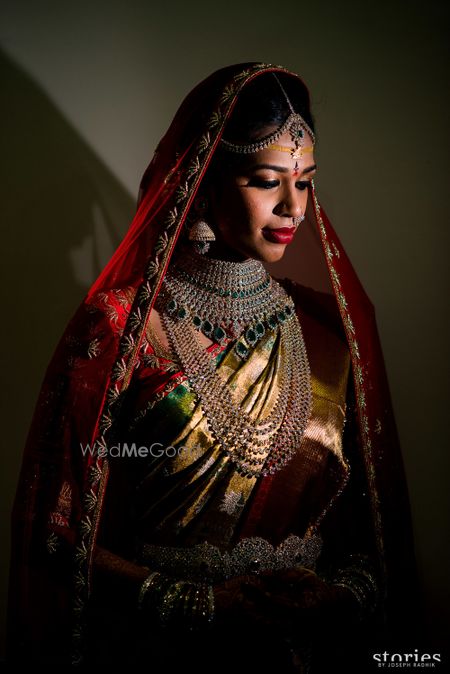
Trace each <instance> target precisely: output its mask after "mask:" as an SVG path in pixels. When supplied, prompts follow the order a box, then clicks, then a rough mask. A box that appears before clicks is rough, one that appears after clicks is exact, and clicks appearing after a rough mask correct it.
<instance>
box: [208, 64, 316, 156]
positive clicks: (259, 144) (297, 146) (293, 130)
mask: <svg viewBox="0 0 450 674" xmlns="http://www.w3.org/2000/svg"><path fill="white" fill-rule="evenodd" d="M272 75H273V76H274V77H275V79H276V81H277V84H278V86H279V87H280V89H281V91H282V93H283V96H284V98H285V99H286V102H287V104H288V107H289V110H290V114H289V115H288V117H287V119H286V120H285V121H284V122H283V124H281V126H279V127H278V129H277V130H276V131H274V132H273V133H271V134H270V135H268V136H264V138H260V139H259V140H257V141H255V142H254V143H243V144H239V143H230V142H229V141H227V140H225V139H224V138H222V139H221V141H220V142H221V143H222V144H223V146H224V147H225V149H226V150H229V151H230V152H235V153H238V154H252V153H254V152H259V151H260V150H265V149H266V148H269V149H273V150H284V149H287V148H283V147H281V146H279V145H274V143H276V141H277V140H278V139H279V138H280V136H282V135H283V134H284V133H286V132H287V131H289V133H290V135H291V138H292V141H293V143H294V147H293V148H290V152H291V155H292V157H293V158H294V159H299V158H300V157H301V156H302V153H303V152H306V151H310V148H306V149H304V147H303V146H304V142H305V131H306V132H307V133H308V135H309V136H310V138H311V141H312V144H313V145H314V143H315V141H316V137H315V135H314V132H313V130H312V129H311V127H310V126H309V124H307V123H306V122H305V120H304V119H303V117H302V116H301V115H300V114H299V113H298V112H295V110H294V107H293V105H292V103H291V101H290V100H289V97H288V95H287V93H286V91H285V89H284V87H283V85H282V84H281V82H280V80H279V79H278V77H277V76H276V75H275V73H272Z"/></svg>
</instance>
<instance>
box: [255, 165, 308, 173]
mask: <svg viewBox="0 0 450 674" xmlns="http://www.w3.org/2000/svg"><path fill="white" fill-rule="evenodd" d="M249 168H251V169H252V171H257V170H258V169H268V170H270V171H278V173H290V172H291V171H292V169H291V168H287V167H286V166H275V165H274V164H253V166H250V167H249ZM316 168H317V164H313V165H312V166H308V167H307V168H305V169H303V171H302V175H303V174H304V173H311V172H312V171H315V170H316Z"/></svg>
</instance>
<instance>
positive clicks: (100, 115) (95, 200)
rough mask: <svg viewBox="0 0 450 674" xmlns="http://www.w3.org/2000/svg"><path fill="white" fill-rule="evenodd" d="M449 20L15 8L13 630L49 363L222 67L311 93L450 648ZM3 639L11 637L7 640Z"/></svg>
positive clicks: (384, 9) (107, 4) (5, 178)
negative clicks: (30, 465)
mask: <svg viewBox="0 0 450 674" xmlns="http://www.w3.org/2000/svg"><path fill="white" fill-rule="evenodd" d="M445 6H446V3H445V2H438V1H436V0H432V1H429V2H427V3H426V4H425V5H424V4H423V3H419V2H416V1H414V0H413V1H407V0H400V1H395V0H392V1H391V2H387V1H380V0H379V1H378V2H373V1H372V0H365V1H363V0H359V1H358V2H345V1H342V2H339V3H335V2H331V1H330V2H326V1H323V2H321V1H316V2H310V3H299V2H297V1H293V0H285V2H283V3H275V2H273V1H272V2H264V1H263V0H261V1H260V2H258V3H251V2H247V3H246V2H236V0H228V2H226V3H214V2H205V1H203V2H192V3H186V2H180V1H179V0H172V2H171V3H170V5H169V4H167V3H158V4H156V3H152V2H150V1H149V0H145V1H144V0H129V1H128V2H126V3H125V2H123V3H119V2H117V1H116V0H109V1H106V0H97V1H95V0H93V1H92V2H86V1H83V0H80V1H79V2H77V3H69V2H66V1H63V0H59V2H56V1H55V2H51V1H49V0H36V1H35V2H33V1H32V0H29V1H28V2H23V1H20V0H3V2H2V6H1V9H0V44H1V45H2V49H3V53H2V54H0V67H1V73H2V78H1V91H2V113H1V114H2V123H1V132H2V169H1V182H0V198H1V207H2V226H1V227H2V229H1V233H2V239H3V241H5V235H6V243H5V247H4V248H3V255H2V309H3V311H2V313H3V317H4V329H3V332H2V336H3V337H4V341H3V344H2V358H3V385H2V407H1V409H2V413H3V415H4V419H3V422H2V458H3V467H2V485H1V492H0V497H1V501H2V503H1V511H2V530H1V543H0V545H1V549H2V562H1V564H2V565H1V578H0V581H1V585H0V600H1V607H0V610H1V614H2V616H3V615H4V607H5V603H6V583H7V569H8V548H9V511H10V507H11V503H12V499H13V495H14V490H15V486H16V480H17V475H18V470H19V465H20V461H21V454H22V449H23V445H24V441H25V436H26V432H27V429H28V425H29V422H30V418H31V414H32V410H33V407H34V404H35V400H36V396H37V393H38V389H39V385H40V382H41V379H42V376H43V374H44V370H45V367H46V364H47V363H48V361H49V358H50V356H51V354H52V351H53V349H54V347H55V344H56V341H57V339H58V337H59V336H60V334H61V332H62V330H63V328H64V326H65V323H66V321H67V319H68V318H69V317H70V315H71V314H72V312H73V310H74V309H75V307H76V306H77V304H78V302H79V301H80V300H81V298H82V296H83V294H84V292H85V290H86V289H87V287H88V285H89V283H90V282H91V281H92V280H93V279H94V278H95V276H96V275H97V273H98V272H99V271H100V269H101V268H102V266H103V265H104V264H105V262H106V261H107V260H108V257H109V255H110V254H111V252H112V250H113V249H114V247H115V246H116V245H117V243H118V241H119V240H120V237H121V235H122V234H123V233H124V231H125V230H126V228H127V226H128V224H129V222H130V220H131V217H132V215H133V210H134V203H135V198H136V195H137V189H138V184H139V180H140V177H141V175H142V173H143V171H144V169H145V167H146V166H147V164H148V162H149V161H150V159H151V157H152V154H153V150H154V148H155V146H156V144H157V142H158V140H159V138H160V136H161V135H162V134H163V133H164V131H165V130H166V128H167V126H168V125H169V122H170V120H171V118H172V116H173V115H174V113H175V111H176V108H177V107H178V105H179V103H180V102H181V99H182V98H183V97H184V95H185V94H186V93H187V92H188V91H189V90H190V89H191V88H192V87H193V86H194V84H196V83H197V82H198V81H199V80H200V79H203V78H204V77H205V76H206V75H208V74H209V73H210V72H212V71H213V70H215V69H216V68H219V67H221V66H224V65H227V64H229V63H236V62H241V61H248V60H251V61H265V62H268V63H276V64H280V63H281V64H283V65H285V66H287V67H289V68H291V69H292V70H295V71H296V72H298V73H299V74H300V75H302V77H303V78H304V79H305V81H306V83H307V84H308V86H309V88H310V90H311V93H312V103H313V111H314V114H315V118H316V123H317V127H318V132H319V148H318V160H319V168H320V172H319V174H318V177H317V179H316V184H317V187H318V191H319V195H320V199H321V202H322V203H323V205H324V206H325V208H326V210H327V212H328V214H329V215H330V217H331V220H332V222H333V224H334V226H335V228H336V230H337V232H338V234H339V236H340V237H341V239H342V242H343V244H344V246H345V247H346V249H347V252H348V253H349V255H350V258H351V259H352V261H353V263H354V266H355V268H356V270H357V271H358V273H359V275H360V278H361V280H362V282H363V284H364V285H365V288H366V290H367V292H368V294H369V296H370V297H371V299H372V301H373V302H374V304H375V306H376V308H377V316H378V324H379V330H380V334H381V339H382V343H383V347H384V353H385V359H386V363H387V367H388V373H389V378H390V384H391V389H392V395H393V401H394V407H395V412H396V417H397V422H398V426H399V431H400V437H401V441H402V447H403V454H404V460H405V465H406V470H407V475H408V480H409V487H410V493H411V501H412V510H413V518H414V525H415V535H416V546H417V556H418V561H419V568H420V573H421V578H422V582H423V587H424V594H425V599H426V604H427V609H428V621H429V625H430V630H431V632H432V633H433V634H434V635H435V639H436V641H435V643H436V645H437V650H439V646H441V647H442V646H443V644H444V638H445V639H446V638H447V635H448V629H449V626H450V625H449V623H450V620H449V613H450V610H449V603H450V587H449V579H448V569H449V568H450V555H449V544H448V539H449V535H448V534H449V514H450V508H449V503H448V491H449V489H448V471H449V458H448V456H449V454H448V440H447V437H448V431H447V426H446V421H447V418H448V409H449V402H450V400H449V395H448V382H449V371H448V370H449V368H448V364H449V359H448V345H449V343H450V334H449V332H450V330H449V321H448V306H447V305H448V291H449V272H448V269H449V264H448V258H447V255H448V250H449V243H450V241H449V233H448V230H449V228H448V223H449V219H448V207H447V201H448V199H447V190H448V187H447V184H448V171H447V162H448V150H447V148H448V121H447V120H448V112H447V110H448V107H447V106H448V96H447V94H446V91H447V90H448V80H447V81H446V77H445V75H446V72H447V68H448V55H447V52H446V33H447V31H448V12H447V10H446V9H445ZM3 624H4V620H3V618H2V626H3Z"/></svg>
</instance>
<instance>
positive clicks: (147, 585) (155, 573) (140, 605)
mask: <svg viewBox="0 0 450 674" xmlns="http://www.w3.org/2000/svg"><path fill="white" fill-rule="evenodd" d="M158 575H160V574H159V573H158V571H153V572H152V573H150V574H149V575H148V576H147V578H146V579H145V580H144V582H143V583H142V585H141V587H140V590H139V596H138V608H139V609H142V608H143V606H144V599H145V596H146V594H147V592H148V591H149V588H150V587H151V585H152V583H153V581H154V580H155V579H156V576H158Z"/></svg>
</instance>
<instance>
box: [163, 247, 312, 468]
mask: <svg viewBox="0 0 450 674" xmlns="http://www.w3.org/2000/svg"><path fill="white" fill-rule="evenodd" d="M156 308H157V309H158V311H159V312H160V315H161V321H162V324H163V326H164V328H165V330H166V332H167V335H168V338H169V341H170V343H171V346H172V348H173V350H174V351H175V353H176V354H177V356H178V358H179V360H180V363H181V366H182V368H183V371H184V373H185V374H186V377H187V379H188V381H189V383H190V385H191V387H192V389H193V391H194V392H195V394H196V395H197V398H198V399H199V402H200V404H201V406H202V409H203V412H204V414H205V416H206V420H207V424H208V428H209V430H210V432H211V434H212V435H213V437H214V439H215V440H216V442H217V443H218V444H219V446H220V447H221V449H222V450H223V451H224V452H225V453H226V454H227V455H228V456H229V457H230V460H231V461H232V462H233V463H234V464H235V466H236V469H237V470H238V471H239V473H241V474H242V475H245V476H247V477H249V478H251V477H255V476H260V475H269V474H273V473H275V472H277V471H278V470H280V469H281V468H282V467H283V466H285V465H286V464H287V463H288V461H289V460H290V459H291V458H292V457H293V455H294V453H295V451H296V450H297V449H298V447H299V445H300V442H301V439H302V437H303V435H304V432H305V428H306V425H307V423H308V420H309V417H310V414H311V407H312V391H311V375H310V369H309V363H308V357H307V353H306V347H305V342H304V339H303V334H302V330H301V326H300V323H299V321H298V318H297V315H296V312H295V306H294V303H293V301H292V299H291V298H290V296H289V295H288V294H287V293H286V291H285V290H284V289H283V288H282V287H281V285H280V284H279V283H278V282H277V281H275V280H274V279H273V278H272V277H271V276H270V275H269V274H268V272H267V270H266V269H265V268H264V266H263V264H262V263H261V262H259V261H257V260H253V259H249V260H245V261H244V262H229V261H224V260H216V259H212V258H208V257H206V256H205V255H201V254H199V253H197V252H196V251H195V250H193V249H192V248H191V247H189V246H186V247H183V248H182V249H181V250H180V254H179V255H177V258H176V260H175V261H173V263H172V264H171V266H170V267H169V269H168V272H167V274H166V276H165V278H164V281H163V284H162V287H161V292H160V293H159V295H158V298H157V302H156ZM268 331H270V332H271V333H272V335H273V338H274V340H275V341H274V348H279V349H280V363H281V365H280V368H279V372H278V374H279V382H278V393H277V395H276V399H275V401H274V402H273V404H272V409H271V411H270V412H269V414H267V415H266V416H265V417H262V418H260V417H259V415H258V417H257V418H254V416H252V415H251V413H249V412H248V411H246V410H245V405H244V404H241V403H239V402H238V401H236V400H235V397H234V394H233V390H232V387H230V386H229V384H228V383H227V381H226V379H225V377H224V376H223V375H222V374H221V372H220V369H217V367H216V362H215V360H214V359H213V358H211V356H210V355H209V354H208V353H207V351H206V349H205V347H204V345H203V344H201V342H200V341H199V333H203V334H204V335H206V336H207V337H209V338H210V339H212V340H213V341H215V342H218V343H220V344H223V343H226V342H227V341H230V340H232V341H234V344H233V347H232V348H233V349H234V351H235V353H236V355H237V356H238V357H239V358H241V359H242V360H244V361H245V360H247V359H248V358H249V357H250V356H251V353H252V350H253V349H254V348H255V347H256V346H257V345H258V343H259V342H260V340H261V339H262V338H263V337H264V335H265V334H266V333H267V332H268ZM277 340H279V342H278V343H277Z"/></svg>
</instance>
